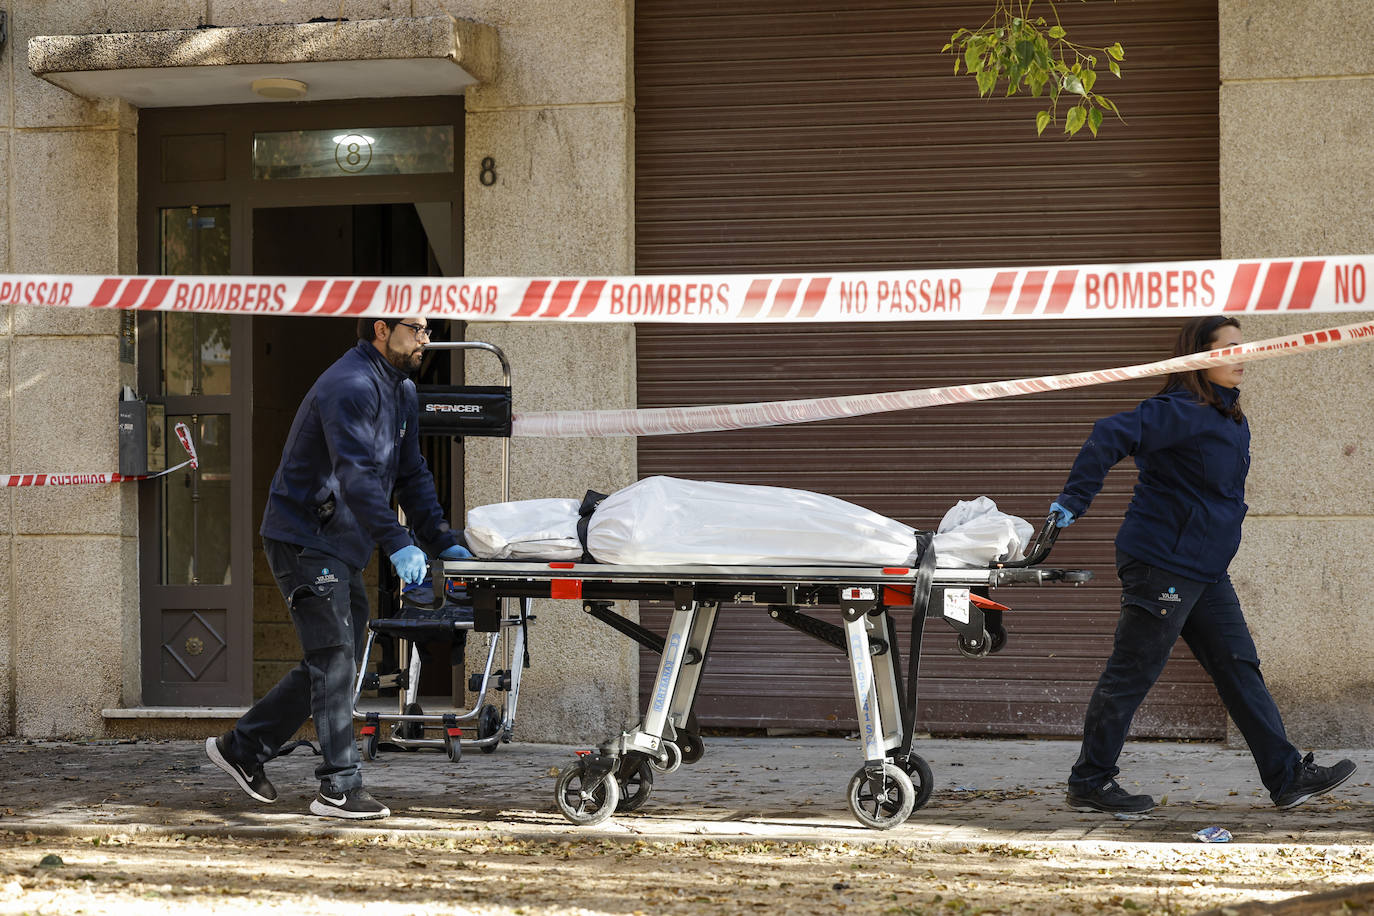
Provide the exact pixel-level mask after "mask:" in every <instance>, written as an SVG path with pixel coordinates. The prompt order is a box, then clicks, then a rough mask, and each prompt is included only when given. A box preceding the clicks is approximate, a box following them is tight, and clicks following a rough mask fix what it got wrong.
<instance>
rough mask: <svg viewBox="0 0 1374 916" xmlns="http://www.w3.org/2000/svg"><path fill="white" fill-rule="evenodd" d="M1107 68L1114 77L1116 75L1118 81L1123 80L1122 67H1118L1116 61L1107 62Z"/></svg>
mask: <svg viewBox="0 0 1374 916" xmlns="http://www.w3.org/2000/svg"><path fill="white" fill-rule="evenodd" d="M1107 67H1108V68H1110V69H1111V71H1112V75H1114V76H1115V77H1116V78H1117V79H1121V67H1120V66H1118V65H1117V62H1116V61H1114V60H1109V61H1107Z"/></svg>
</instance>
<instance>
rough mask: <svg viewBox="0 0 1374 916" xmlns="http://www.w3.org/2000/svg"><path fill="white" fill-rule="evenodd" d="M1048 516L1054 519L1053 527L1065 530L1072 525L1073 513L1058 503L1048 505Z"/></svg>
mask: <svg viewBox="0 0 1374 916" xmlns="http://www.w3.org/2000/svg"><path fill="white" fill-rule="evenodd" d="M1050 515H1053V516H1054V517H1055V518H1054V527H1056V528H1067V527H1069V526H1070V525H1072V524H1073V513H1072V512H1070V511H1069V510H1068V509H1065V508H1064V507H1063V506H1061V505H1059V503H1050Z"/></svg>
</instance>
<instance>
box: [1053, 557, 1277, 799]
mask: <svg viewBox="0 0 1374 916" xmlns="http://www.w3.org/2000/svg"><path fill="white" fill-rule="evenodd" d="M1116 562H1117V575H1118V576H1119V577H1120V578H1121V588H1122V592H1121V618H1120V620H1119V621H1118V622H1117V625H1116V642H1115V645H1114V646H1113V648H1112V654H1111V657H1110V658H1109V659H1107V667H1106V669H1105V670H1104V671H1103V672H1102V677H1101V678H1100V679H1099V680H1098V682H1097V688H1096V689H1095V690H1094V691H1093V695H1092V699H1090V700H1089V701H1088V714H1087V718H1086V720H1085V721H1084V723H1083V748H1082V751H1081V752H1080V753H1079V755H1078V761H1077V762H1076V763H1075V764H1074V766H1073V771H1072V773H1071V774H1070V776H1069V788H1070V789H1071V790H1075V791H1080V792H1081V791H1087V790H1091V789H1096V788H1099V787H1100V786H1101V785H1102V784H1103V783H1105V782H1106V781H1107V780H1108V779H1112V778H1115V777H1116V775H1117V774H1118V773H1119V772H1120V770H1119V769H1118V768H1117V765H1116V761H1117V758H1118V757H1119V756H1120V755H1121V749H1122V747H1123V745H1125V743H1126V733H1127V731H1128V730H1129V729H1130V727H1131V719H1132V718H1134V716H1135V712H1136V710H1137V709H1138V708H1139V707H1140V704H1141V702H1142V701H1143V700H1144V699H1145V694H1146V693H1148V692H1149V690H1150V688H1151V687H1152V686H1154V683H1155V681H1156V680H1158V679H1159V675H1160V672H1161V671H1163V670H1164V664H1165V662H1167V661H1168V660H1169V653H1170V652H1171V651H1172V650H1173V647H1174V644H1175V643H1176V642H1177V641H1178V638H1179V636H1182V637H1183V640H1184V642H1186V643H1187V644H1188V648H1190V649H1191V650H1192V651H1193V655H1194V657H1196V658H1197V660H1198V661H1199V662H1200V663H1201V664H1202V667H1203V668H1204V669H1205V670H1206V672H1207V674H1208V676H1210V677H1211V679H1212V683H1213V684H1215V685H1216V688H1217V693H1218V694H1220V695H1221V700H1222V703H1224V704H1225V706H1226V711H1227V712H1228V713H1229V714H1230V716H1231V721H1233V722H1235V723H1236V728H1237V729H1239V730H1240V733H1241V735H1242V736H1243V737H1244V738H1245V743H1246V744H1248V745H1249V747H1250V753H1251V754H1253V755H1254V758H1255V765H1256V766H1257V767H1258V768H1259V774H1260V779H1261V780H1262V781H1263V783H1264V787H1265V788H1266V789H1268V790H1269V795H1270V797H1271V798H1272V797H1275V796H1277V795H1278V794H1279V793H1280V792H1282V791H1283V789H1284V788H1285V787H1287V785H1288V783H1289V782H1290V781H1291V780H1292V779H1293V777H1294V776H1295V775H1296V773H1297V770H1298V765H1299V763H1300V762H1301V755H1300V754H1299V753H1298V750H1297V748H1295V747H1294V746H1293V745H1292V743H1290V742H1289V740H1288V737H1287V735H1286V734H1285V733H1284V729H1283V720H1282V719H1281V717H1280V716H1279V710H1278V707H1277V706H1275V705H1274V699H1273V697H1271V696H1270V695H1269V688H1268V687H1266V686H1265V684H1264V678H1263V676H1261V674H1260V666H1259V655H1258V653H1257V652H1256V651H1255V643H1254V640H1253V639H1252V638H1251V637H1250V629H1249V628H1248V627H1247V626H1246V625H1245V616H1244V615H1243V614H1242V613H1241V609H1240V600H1239V599H1238V598H1237V597H1236V590H1235V588H1234V587H1232V585H1231V578H1230V576H1228V575H1223V576H1222V577H1221V580H1220V581H1218V582H1215V583H1207V582H1195V581H1191V580H1187V579H1183V578H1181V577H1180V576H1178V575H1176V574H1174V573H1171V572H1168V571H1167V570H1163V569H1159V568H1157V567H1153V566H1149V565H1147V564H1145V563H1142V562H1140V561H1139V560H1136V559H1135V558H1134V557H1131V556H1129V555H1127V554H1124V553H1121V552H1120V551H1118V552H1117V557H1116Z"/></svg>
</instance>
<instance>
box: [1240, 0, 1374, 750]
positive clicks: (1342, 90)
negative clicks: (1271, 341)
mask: <svg viewBox="0 0 1374 916" xmlns="http://www.w3.org/2000/svg"><path fill="white" fill-rule="evenodd" d="M1368 12H1369V11H1368V7H1367V4H1366V3H1363V2H1361V0H1317V2H1312V3H1301V4H1299V3H1286V2H1281V0H1267V2H1253V0H1250V2H1246V0H1222V2H1221V4H1220V17H1221V20H1220V21H1221V77H1222V86H1221V226H1222V254H1223V256H1225V257H1227V258H1261V257H1304V256H1307V257H1310V256H1319V255H1339V254H1368V253H1370V252H1374V208H1371V206H1370V197H1369V189H1368V176H1369V174H1370V173H1371V169H1374V118H1371V117H1370V112H1371V111H1374V23H1371V21H1370V19H1369V16H1368ZM1370 279H1371V280H1374V278H1370ZM1370 293H1374V290H1370V291H1369V293H1367V295H1368V294H1370ZM1370 307H1371V309H1374V296H1371V299H1370ZM1371 317H1374V314H1371V313H1353V314H1342V315H1329V314H1328V315H1313V316H1307V317H1259V316H1252V317H1247V318H1245V319H1244V331H1245V335H1246V339H1247V340H1257V339H1260V338H1264V337H1273V336H1277V335H1279V334H1287V333H1292V332H1296V331H1300V330H1311V329H1315V328H1322V327H1329V326H1332V325H1339V324H1349V323H1353V322H1357V321H1367V320H1370V318H1371ZM1372 373H1374V348H1371V347H1368V346H1359V345H1356V346H1353V347H1350V348H1347V349H1343V350H1339V351H1327V352H1322V353H1315V354H1307V355H1299V356H1291V357H1285V358H1282V359H1275V360H1270V361H1266V362H1263V363H1256V364H1254V365H1253V366H1251V367H1249V368H1247V371H1246V381H1245V386H1244V389H1243V390H1244V403H1245V405H1246V411H1247V413H1248V414H1249V416H1250V420H1251V427H1252V436H1253V448H1252V463H1251V469H1250V480H1249V487H1248V494H1247V495H1248V500H1249V503H1250V514H1249V518H1248V520H1247V521H1246V526H1245V540H1244V542H1243V544H1242V546H1241V552H1240V554H1239V556H1238V557H1237V558H1236V561H1235V564H1234V565H1233V567H1232V576H1233V578H1234V580H1235V583H1236V587H1237V590H1238V591H1239V593H1240V596H1241V600H1242V602H1243V603H1244V606H1245V608H1246V614H1247V617H1248V619H1249V621H1250V627H1251V630H1252V632H1253V633H1254V636H1255V641H1256V644H1257V646H1258V648H1259V654H1260V658H1261V659H1262V661H1263V670H1264V674H1265V678H1266V680H1267V682H1268V684H1269V687H1270V689H1271V690H1272V692H1273V694H1274V696H1275V698H1276V699H1277V700H1278V703H1279V706H1280V708H1281V710H1282V711H1283V715H1284V720H1285V724H1286V725H1287V728H1288V732H1289V735H1290V737H1291V738H1292V739H1293V741H1294V742H1295V743H1297V744H1299V745H1304V746H1311V745H1316V746H1327V747H1333V746H1344V747H1351V746H1366V747H1367V746H1369V745H1370V744H1371V743H1374V675H1371V673H1370V665H1369V650H1370V647H1371V646H1374V621H1371V620H1370V618H1369V617H1368V615H1367V614H1366V613H1365V609H1364V607H1363V598H1364V592H1365V590H1366V585H1365V582H1364V574H1363V565H1364V562H1365V557H1366V555H1367V553H1368V550H1367V547H1368V545H1369V544H1370V543H1371V542H1372V541H1374V511H1371V505H1370V501H1369V499H1368V494H1369V493H1370V487H1371V484H1374V461H1371V458H1374V433H1372V430H1374V409H1371V407H1370V400H1369V396H1368V388H1369V384H1368V379H1369V377H1370V375H1371V374H1372Z"/></svg>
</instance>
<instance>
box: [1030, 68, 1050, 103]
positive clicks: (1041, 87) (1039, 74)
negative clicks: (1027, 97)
mask: <svg viewBox="0 0 1374 916" xmlns="http://www.w3.org/2000/svg"><path fill="white" fill-rule="evenodd" d="M1049 78H1050V76H1049V74H1048V73H1046V72H1045V71H1044V70H1041V69H1040V68H1039V67H1031V69H1030V72H1029V73H1028V74H1026V84H1027V85H1029V86H1030V92H1031V95H1033V96H1036V97H1039V95H1040V93H1042V92H1044V91H1045V83H1046V82H1048V81H1049Z"/></svg>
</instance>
